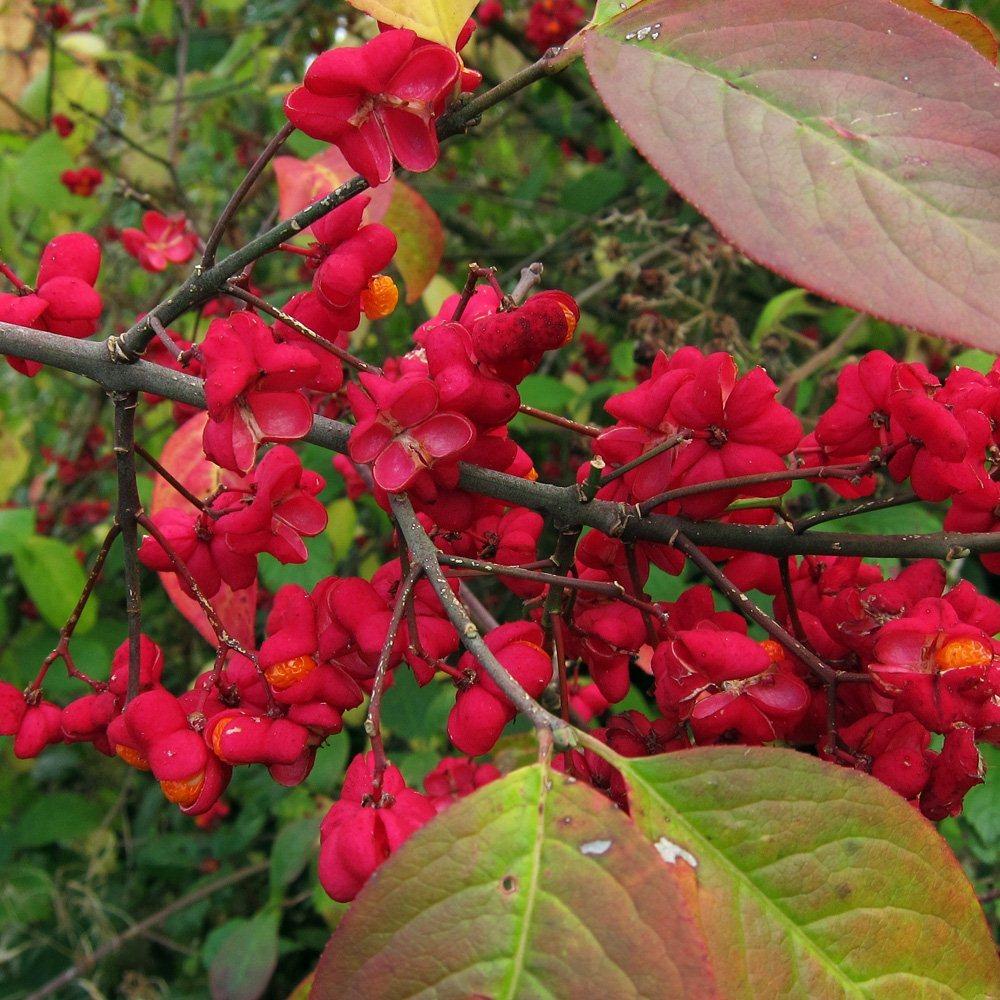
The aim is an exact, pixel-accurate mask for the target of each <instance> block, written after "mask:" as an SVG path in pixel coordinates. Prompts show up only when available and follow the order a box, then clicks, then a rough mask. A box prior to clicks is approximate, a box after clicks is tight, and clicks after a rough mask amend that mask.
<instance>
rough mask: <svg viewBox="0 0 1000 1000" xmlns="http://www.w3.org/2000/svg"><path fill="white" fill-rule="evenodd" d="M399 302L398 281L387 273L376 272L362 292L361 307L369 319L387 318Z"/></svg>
mask: <svg viewBox="0 0 1000 1000" xmlns="http://www.w3.org/2000/svg"><path fill="white" fill-rule="evenodd" d="M397 302H399V289H398V288H397V287H396V282H395V281H393V280H392V278H390V277H389V275H387V274H376V275H375V277H374V278H372V279H371V280H370V281H369V282H368V287H367V288H366V289H365V290H364V291H363V292H362V293H361V308H362V309H364V311H365V315H366V316H367V317H368V318H369V319H385V317H386V316H388V315H389V314H390V313H391V312H392V311H393V309H395V308H396V303H397Z"/></svg>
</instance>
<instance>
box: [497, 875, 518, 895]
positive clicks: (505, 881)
mask: <svg viewBox="0 0 1000 1000" xmlns="http://www.w3.org/2000/svg"><path fill="white" fill-rule="evenodd" d="M500 888H501V890H502V891H503V892H504V893H505V894H506V895H508V896H510V895H512V894H513V893H515V892H517V879H516V878H514V876H513V875H504V877H503V878H502V879H501V880H500Z"/></svg>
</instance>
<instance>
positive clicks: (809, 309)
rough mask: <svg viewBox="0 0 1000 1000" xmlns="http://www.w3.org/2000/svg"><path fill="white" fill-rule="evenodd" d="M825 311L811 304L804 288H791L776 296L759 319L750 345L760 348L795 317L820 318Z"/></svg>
mask: <svg viewBox="0 0 1000 1000" xmlns="http://www.w3.org/2000/svg"><path fill="white" fill-rule="evenodd" d="M822 311H823V310H822V309H817V308H816V306H814V305H812V304H811V303H810V302H809V293H808V292H807V291H806V290H805V289H804V288H789V289H787V290H785V291H784V292H781V293H779V294H778V295H775V297H774V298H773V299H771V300H770V301H769V302H768V303H767V304H766V305H765V306H764V308H763V309H761V311H760V316H758V317H757V325H756V326H755V327H754V328H753V333H752V334H750V343H751V344H753V345H754V347H759V346H760V342H761V341H762V340H763V339H764V338H765V337H766V336H767V335H768V334H769V333H770V332H771V331H772V330H773V329H774V328H775V327H776V326H779V325H780V324H782V323H784V322H785V320H786V319H791V318H792V317H793V316H818V315H819V314H820V313H821V312H822Z"/></svg>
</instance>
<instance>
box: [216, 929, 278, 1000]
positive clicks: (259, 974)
mask: <svg viewBox="0 0 1000 1000" xmlns="http://www.w3.org/2000/svg"><path fill="white" fill-rule="evenodd" d="M280 920H281V914H280V913H278V912H274V911H271V910H265V911H264V912H262V913H258V914H257V916H255V917H253V918H252V919H250V920H230V921H229V922H228V923H226V924H223V925H222V927H220V928H219V929H218V930H217V931H216V932H215V940H214V942H213V944H214V946H215V947H214V949H213V950H214V954H213V955H212V958H211V960H210V962H209V966H208V985H209V989H210V990H211V994H212V1000H257V998H258V997H260V996H262V995H263V994H264V991H265V990H266V989H267V984H268V983H269V982H270V981H271V977H272V976H273V975H274V970H275V968H276V967H277V964H278V925H279V922H280ZM208 943H209V942H208V941H206V946H207V945H208Z"/></svg>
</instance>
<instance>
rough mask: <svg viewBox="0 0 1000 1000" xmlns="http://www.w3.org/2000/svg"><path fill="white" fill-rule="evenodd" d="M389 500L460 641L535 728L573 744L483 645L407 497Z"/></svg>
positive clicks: (565, 729) (558, 721)
mask: <svg viewBox="0 0 1000 1000" xmlns="http://www.w3.org/2000/svg"><path fill="white" fill-rule="evenodd" d="M389 503H390V505H391V507H392V512H393V516H394V517H395V519H396V523H397V524H398V525H399V530H400V533H401V534H402V536H403V538H404V539H405V540H406V544H407V546H408V547H409V550H410V555H411V556H412V558H413V560H414V562H415V563H419V564H420V565H421V566H422V567H423V570H424V572H425V573H426V574H427V578H428V580H429V581H430V583H431V586H432V587H433V588H434V591H435V593H436V594H437V595H438V599H439V600H440V601H441V606H442V607H443V608H444V611H445V614H447V616H448V619H449V621H450V622H451V623H452V625H454V626H455V628H456V630H457V631H458V635H459V638H460V639H461V641H462V645H464V646H465V648H466V649H467V650H468V651H469V652H470V653H472V655H473V656H474V657H475V658H476V659H477V660H478V661H479V663H480V664H482V667H483V669H484V670H485V671H486V673H487V674H488V675H489V677H490V679H491V680H492V681H493V683H494V684H496V686H497V687H498V688H499V689H500V690H501V691H502V692H503V694H504V696H505V697H506V698H507V700H508V701H509V702H510V703H511V705H513V707H514V708H516V709H517V710H518V711H519V712H521V713H523V714H524V715H526V716H527V717H528V719H529V720H530V722H531V723H532V725H533V726H534V727H535V729H536V730H537V731H547V732H550V733H551V734H552V737H553V738H554V739H555V741H556V742H557V743H559V744H560V745H568V746H572V745H574V744H575V742H576V741H575V737H574V734H573V730H572V728H571V727H569V726H568V725H567V724H566V723H565V722H563V720H562V719H559V718H557V717H556V716H554V715H552V714H551V713H550V712H547V711H546V710H545V709H544V708H542V706H541V705H539V704H538V702H537V701H535V699H534V698H532V697H531V696H530V695H529V694H528V693H527V692H526V691H525V690H524V688H522V687H521V685H520V684H518V682H517V681H516V680H514V678H513V677H511V675H510V674H509V673H508V672H507V670H506V669H505V668H504V667H503V665H502V664H501V663H500V661H499V660H498V659H497V658H496V656H495V655H494V654H493V651H492V650H491V649H490V647H489V646H487V645H486V641H485V640H484V639H483V637H482V635H481V634H480V632H479V629H478V628H476V626H475V624H473V622H472V619H471V618H469V615H468V612H467V611H466V610H465V608H464V606H463V605H462V602H461V601H460V600H459V599H458V597H456V596H455V592H454V591H453V590H452V589H451V585H450V583H449V582H448V578H447V577H446V576H445V575H444V572H443V571H442V569H441V566H440V564H439V563H438V551H437V549H436V548H435V546H434V543H433V542H432V541H431V539H430V538H429V537H428V535H427V532H426V531H424V529H423V526H422V525H421V524H420V521H418V520H417V515H416V514H415V513H414V511H413V507H412V505H411V504H410V501H409V499H407V497H406V496H404V495H401V494H393V495H390V497H389Z"/></svg>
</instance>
